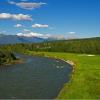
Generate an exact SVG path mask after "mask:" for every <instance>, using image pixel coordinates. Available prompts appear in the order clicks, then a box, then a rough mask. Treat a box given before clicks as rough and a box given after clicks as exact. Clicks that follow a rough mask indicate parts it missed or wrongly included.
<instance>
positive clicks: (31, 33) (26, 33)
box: [17, 29, 65, 40]
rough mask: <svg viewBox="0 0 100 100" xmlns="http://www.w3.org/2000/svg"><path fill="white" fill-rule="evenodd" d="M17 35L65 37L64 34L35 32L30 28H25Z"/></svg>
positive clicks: (46, 37)
mask: <svg viewBox="0 0 100 100" xmlns="http://www.w3.org/2000/svg"><path fill="white" fill-rule="evenodd" d="M17 36H24V37H38V38H43V39H56V40H62V39H65V37H64V35H62V34H58V35H55V34H42V33H37V32H33V31H31V30H28V29H24V30H23V31H22V32H21V33H18V34H17Z"/></svg>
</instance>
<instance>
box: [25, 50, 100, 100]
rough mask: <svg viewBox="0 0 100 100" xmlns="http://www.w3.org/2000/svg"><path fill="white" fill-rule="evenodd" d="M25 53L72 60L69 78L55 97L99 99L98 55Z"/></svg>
mask: <svg viewBox="0 0 100 100" xmlns="http://www.w3.org/2000/svg"><path fill="white" fill-rule="evenodd" d="M27 54H30V55H41V56H48V57H54V58H59V59H64V60H71V61H73V62H74V64H75V65H74V66H73V73H72V74H71V80H70V81H69V83H66V84H65V85H64V86H63V88H62V90H61V92H60V93H59V95H58V97H57V99H100V55H88V54H73V53H56V52H33V51H28V52H27Z"/></svg>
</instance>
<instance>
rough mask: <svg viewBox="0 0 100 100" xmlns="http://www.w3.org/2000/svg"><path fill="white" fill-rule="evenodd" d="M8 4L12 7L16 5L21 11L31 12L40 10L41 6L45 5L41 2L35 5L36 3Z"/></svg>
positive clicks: (10, 2)
mask: <svg viewBox="0 0 100 100" xmlns="http://www.w3.org/2000/svg"><path fill="white" fill-rule="evenodd" d="M8 2H9V4H12V5H16V6H18V7H20V8H22V9H26V10H33V9H36V8H40V7H41V6H42V5H45V4H46V3H43V2H39V3H36V2H24V1H22V2H18V3H17V2H14V1H8Z"/></svg>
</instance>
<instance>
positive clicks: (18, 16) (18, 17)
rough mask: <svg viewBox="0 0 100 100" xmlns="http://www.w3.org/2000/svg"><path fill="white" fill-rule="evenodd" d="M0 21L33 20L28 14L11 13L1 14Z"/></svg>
mask: <svg viewBox="0 0 100 100" xmlns="http://www.w3.org/2000/svg"><path fill="white" fill-rule="evenodd" d="M0 19H13V20H32V18H31V16H30V15H26V14H10V13H0Z"/></svg>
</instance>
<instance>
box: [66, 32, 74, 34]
mask: <svg viewBox="0 0 100 100" xmlns="http://www.w3.org/2000/svg"><path fill="white" fill-rule="evenodd" d="M68 34H76V32H68Z"/></svg>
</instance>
